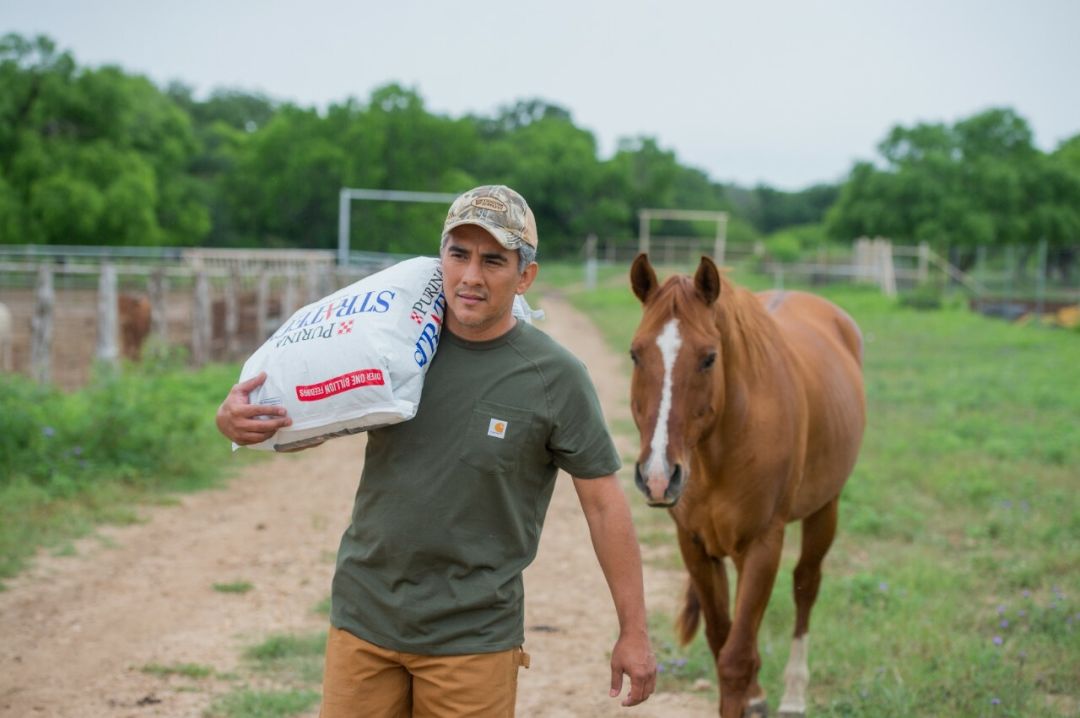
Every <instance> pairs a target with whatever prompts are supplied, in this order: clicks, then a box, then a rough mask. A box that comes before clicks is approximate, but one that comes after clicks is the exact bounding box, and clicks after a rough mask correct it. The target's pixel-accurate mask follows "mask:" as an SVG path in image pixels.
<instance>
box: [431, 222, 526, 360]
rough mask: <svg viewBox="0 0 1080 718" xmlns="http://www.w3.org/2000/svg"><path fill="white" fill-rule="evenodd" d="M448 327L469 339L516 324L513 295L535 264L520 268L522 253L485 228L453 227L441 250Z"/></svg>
mask: <svg viewBox="0 0 1080 718" xmlns="http://www.w3.org/2000/svg"><path fill="white" fill-rule="evenodd" d="M442 268H443V291H444V292H445V293H446V325H447V327H448V328H449V329H450V331H452V332H453V333H454V334H457V335H458V336H459V337H461V338H463V339H469V340H471V341H485V340H487V339H495V338H496V337H499V336H502V335H503V334H505V333H506V332H508V331H510V330H511V329H513V328H514V321H515V320H514V317H513V315H512V314H511V311H510V310H511V308H512V307H513V304H514V297H515V296H516V295H517V294H522V293H524V292H525V291H526V290H527V289H528V288H529V286H530V285H531V284H532V282H533V279H534V278H535V277H536V271H537V265H536V263H535V262H533V263H532V264H530V265H529V266H528V267H526V268H525V271H524V272H522V273H519V272H518V253H517V252H516V251H515V250H512V249H506V248H505V247H503V246H502V245H501V244H499V243H498V242H497V241H496V240H495V238H494V237H492V236H491V235H490V234H488V232H487V231H486V230H484V229H483V228H481V227H478V226H476V225H473V224H464V225H461V226H460V227H455V228H454V229H453V230H451V231H450V238H449V239H448V240H447V242H446V247H445V248H444V249H443V253H442Z"/></svg>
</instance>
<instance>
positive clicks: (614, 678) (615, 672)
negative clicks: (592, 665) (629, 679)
mask: <svg viewBox="0 0 1080 718" xmlns="http://www.w3.org/2000/svg"><path fill="white" fill-rule="evenodd" d="M620 693H622V668H616V667H615V666H612V667H611V690H610V691H609V692H608V695H610V696H611V697H612V698H615V697H616V696H618V695H619V694H620Z"/></svg>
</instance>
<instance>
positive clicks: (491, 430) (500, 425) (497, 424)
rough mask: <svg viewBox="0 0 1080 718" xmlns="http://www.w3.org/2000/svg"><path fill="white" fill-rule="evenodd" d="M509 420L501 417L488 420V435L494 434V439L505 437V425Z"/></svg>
mask: <svg viewBox="0 0 1080 718" xmlns="http://www.w3.org/2000/svg"><path fill="white" fill-rule="evenodd" d="M508 424H509V422H507V421H505V420H503V419H494V418H493V419H492V420H491V421H490V422H488V436H494V437H495V438H496V439H503V438H505V437H506V427H507V425H508Z"/></svg>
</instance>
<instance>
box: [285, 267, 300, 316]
mask: <svg viewBox="0 0 1080 718" xmlns="http://www.w3.org/2000/svg"><path fill="white" fill-rule="evenodd" d="M299 308H300V307H298V306H296V272H295V271H294V270H293V268H292V267H290V268H289V269H288V270H286V274H285V293H284V298H283V299H282V300H281V321H282V323H285V322H286V321H288V319H289V317H291V316H292V315H293V312H295V311H296V310H297V309H299Z"/></svg>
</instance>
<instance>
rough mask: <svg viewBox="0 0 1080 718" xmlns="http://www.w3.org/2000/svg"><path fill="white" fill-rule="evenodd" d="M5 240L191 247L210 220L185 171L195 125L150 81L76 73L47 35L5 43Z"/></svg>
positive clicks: (0, 104)
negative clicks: (9, 212) (9, 209)
mask: <svg viewBox="0 0 1080 718" xmlns="http://www.w3.org/2000/svg"><path fill="white" fill-rule="evenodd" d="M0 80H2V82H0V154H2V156H3V160H2V161H0V169H2V173H3V179H4V188H5V189H4V193H3V194H4V197H5V200H4V201H5V202H7V203H8V204H9V205H14V206H15V209H14V214H15V218H14V219H11V220H9V221H8V222H6V223H4V225H3V226H2V227H0V232H3V234H2V235H0V239H2V240H3V241H5V242H45V243H58V244H66V243H94V244H160V243H170V244H174V243H193V242H197V241H198V240H199V239H201V237H202V235H204V234H205V233H206V231H207V229H208V228H209V217H208V215H207V213H206V210H205V207H204V206H203V205H202V204H201V202H200V201H199V198H198V196H197V193H196V192H195V191H194V188H193V187H192V185H191V184H190V181H189V178H188V177H187V175H186V171H187V163H188V161H189V160H190V158H191V156H192V155H193V153H194V152H195V149H196V144H195V138H194V135H193V134H192V131H191V125H190V121H189V119H188V117H187V115H185V114H184V113H183V112H182V111H180V110H179V109H178V108H177V107H176V106H175V104H174V103H172V102H171V101H170V100H169V99H168V98H166V97H165V96H164V95H162V94H161V92H160V91H158V90H157V88H156V87H154V85H153V84H151V83H150V82H149V81H148V80H146V78H143V77H139V76H131V75H127V74H125V73H123V72H122V71H121V70H120V69H119V68H115V67H102V68H100V69H96V70H93V69H81V70H80V69H78V68H77V67H76V65H75V63H74V60H72V59H71V57H70V55H68V54H67V53H58V52H57V51H56V47H55V45H54V43H53V42H52V41H51V40H49V39H47V38H44V37H38V38H35V39H34V40H27V39H26V38H22V37H20V36H18V35H7V36H5V37H4V38H3V40H2V41H0Z"/></svg>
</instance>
